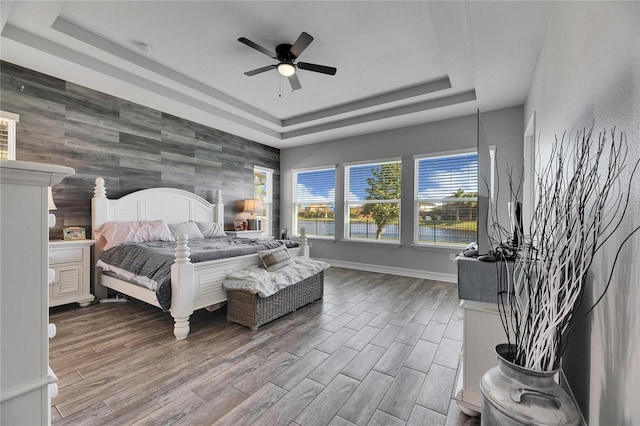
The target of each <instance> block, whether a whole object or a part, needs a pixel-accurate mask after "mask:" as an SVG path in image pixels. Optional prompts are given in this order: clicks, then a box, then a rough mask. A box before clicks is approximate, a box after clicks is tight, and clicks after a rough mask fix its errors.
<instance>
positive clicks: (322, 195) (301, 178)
mask: <svg viewBox="0 0 640 426" xmlns="http://www.w3.org/2000/svg"><path fill="white" fill-rule="evenodd" d="M335 188H336V173H335V169H333V168H331V169H321V170H308V171H298V172H296V193H295V198H296V199H295V202H296V203H297V204H299V205H303V206H305V205H310V204H334V203H335Z"/></svg>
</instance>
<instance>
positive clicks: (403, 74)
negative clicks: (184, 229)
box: [0, 0, 551, 148]
mask: <svg viewBox="0 0 640 426" xmlns="http://www.w3.org/2000/svg"><path fill="white" fill-rule="evenodd" d="M1 6H2V7H1V8H0V11H1V13H2V21H1V25H2V40H1V41H2V45H1V48H2V49H1V51H0V54H1V57H2V59H3V60H6V61H8V62H12V63H15V64H18V65H21V66H25V67H28V68H31V69H34V70H36V71H40V72H43V73H46V74H49V75H53V76H55V77H58V78H62V79H65V80H68V81H72V82H74V83H77V84H81V85H84V86H87V87H90V88H92V89H95V90H100V91H102V92H106V93H109V94H112V95H114V96H118V97H121V98H124V99H127V100H130V101H132V102H136V103H140V104H142V105H146V106H148V107H151V108H156V109H159V110H162V111H165V112H167V113H170V114H174V115H177V116H181V117H183V118H186V119H190V120H193V121H196V122H200V123H202V124H205V125H209V126H212V127H215V128H218V129H221V130H224V131H227V132H230V133H233V134H236V135H239V136H242V137H245V138H248V139H252V140H255V141H258V142H261V143H264V144H267V145H270V146H274V147H277V148H286V147H291V146H296V145H302V144H308V143H316V142H323V141H327V140H334V139H338V138H343V137H347V136H353V135H358V134H366V133H371V132H377V131H383V130H388V129H393V128H399V127H405V126H411V125H416V124H420V123H424V122H429V121H435V120H442V119H446V118H452V117H457V116H461V115H467V114H472V113H474V112H475V111H476V109H480V111H488V110H493V109H499V108H505V107H510V106H514V105H520V104H522V103H524V101H525V99H526V95H527V93H528V90H529V85H530V83H531V77H532V75H533V71H534V67H535V64H536V61H537V57H538V53H539V51H540V48H541V46H542V43H543V41H544V32H545V27H546V20H547V19H548V15H549V11H550V7H551V6H550V4H549V2H482V1H480V2H420V1H406V2H405V1H373V2H368V1H331V2H327V1H317V2H315V1H295V2H294V1H280V2H270V1H258V2H253V1H228V2H224V1H127V2H125V1H69V2H55V1H53V2H52V1H48V2H38V1H5V0H3V1H2V2H1ZM302 31H305V32H307V33H309V34H311V35H312V36H313V37H314V41H313V42H312V43H311V44H310V45H309V46H308V47H307V49H306V50H305V51H304V52H303V53H302V55H300V58H299V60H300V61H304V62H311V63H317V64H323V65H328V66H332V67H336V68H337V70H338V71H337V73H336V75H335V76H328V75H324V74H319V73H314V72H310V71H306V70H298V71H297V75H298V78H299V80H300V82H301V84H302V89H301V90H297V91H292V90H291V87H290V85H289V82H288V81H287V79H286V78H285V77H282V76H280V75H279V74H278V73H277V71H275V70H272V71H268V72H265V73H261V74H258V75H256V76H253V77H247V76H245V75H244V72H245V71H249V70H252V69H255V68H259V67H262V66H265V65H270V64H272V63H275V61H274V60H272V59H270V58H269V57H267V56H266V55H263V54H261V53H260V52H258V51H256V50H254V49H251V48H249V47H248V46H246V45H244V44H242V43H240V42H238V41H237V39H238V38H239V37H246V38H248V39H250V40H252V41H254V42H256V43H258V44H260V45H261V46H264V47H266V48H267V49H270V50H274V51H275V46H276V45H278V44H281V43H289V44H293V42H294V41H295V40H296V38H297V37H298V36H299V35H300V33H301V32H302Z"/></svg>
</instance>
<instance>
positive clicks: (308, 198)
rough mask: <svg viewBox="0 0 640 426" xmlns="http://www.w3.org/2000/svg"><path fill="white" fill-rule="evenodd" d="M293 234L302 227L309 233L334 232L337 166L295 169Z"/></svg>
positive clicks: (322, 235)
mask: <svg viewBox="0 0 640 426" xmlns="http://www.w3.org/2000/svg"><path fill="white" fill-rule="evenodd" d="M293 190H294V194H293V233H294V234H298V232H299V230H300V228H301V227H304V228H305V230H306V233H307V235H308V236H314V237H335V235H336V169H335V167H330V168H327V167H323V168H317V169H307V170H294V172H293Z"/></svg>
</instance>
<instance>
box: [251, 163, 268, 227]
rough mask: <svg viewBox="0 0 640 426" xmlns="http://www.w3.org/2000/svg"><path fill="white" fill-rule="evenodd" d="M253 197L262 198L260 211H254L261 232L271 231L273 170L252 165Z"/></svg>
mask: <svg viewBox="0 0 640 426" xmlns="http://www.w3.org/2000/svg"><path fill="white" fill-rule="evenodd" d="M253 198H255V199H258V200H262V211H260V212H255V214H256V215H257V216H258V218H259V219H260V221H261V222H262V233H263V234H265V233H266V234H267V235H271V234H272V232H273V223H272V222H273V212H272V209H273V170H271V169H267V168H265V167H259V166H254V167H253Z"/></svg>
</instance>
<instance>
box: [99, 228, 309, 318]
mask: <svg viewBox="0 0 640 426" xmlns="http://www.w3.org/2000/svg"><path fill="white" fill-rule="evenodd" d="M282 244H284V245H286V246H287V247H288V248H291V247H297V246H298V243H297V242H294V241H291V240H256V239H249V238H224V237H223V238H207V239H204V240H193V241H189V249H190V251H191V254H190V256H189V257H190V258H191V263H198V262H206V261H208V260H216V259H224V258H228V257H236V256H244V255H247V254H253V253H257V252H258V251H259V250H268V249H272V248H276V247H278V246H280V245H282ZM175 248H176V243H175V242H163V241H151V242H146V243H135V244H123V245H121V246H118V247H114V248H112V249H110V250H107V251H105V252H104V253H102V255H101V256H100V260H101V261H102V262H104V263H106V264H107V265H112V266H115V267H117V268H120V269H124V270H125V271H128V272H131V273H133V274H135V275H140V276H144V277H147V278H149V279H151V280H153V281H155V282H156V283H157V287H156V296H157V298H158V302H159V303H160V306H161V307H162V309H163V310H165V311H168V310H169V308H170V307H171V265H172V264H173V262H174V260H175Z"/></svg>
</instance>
